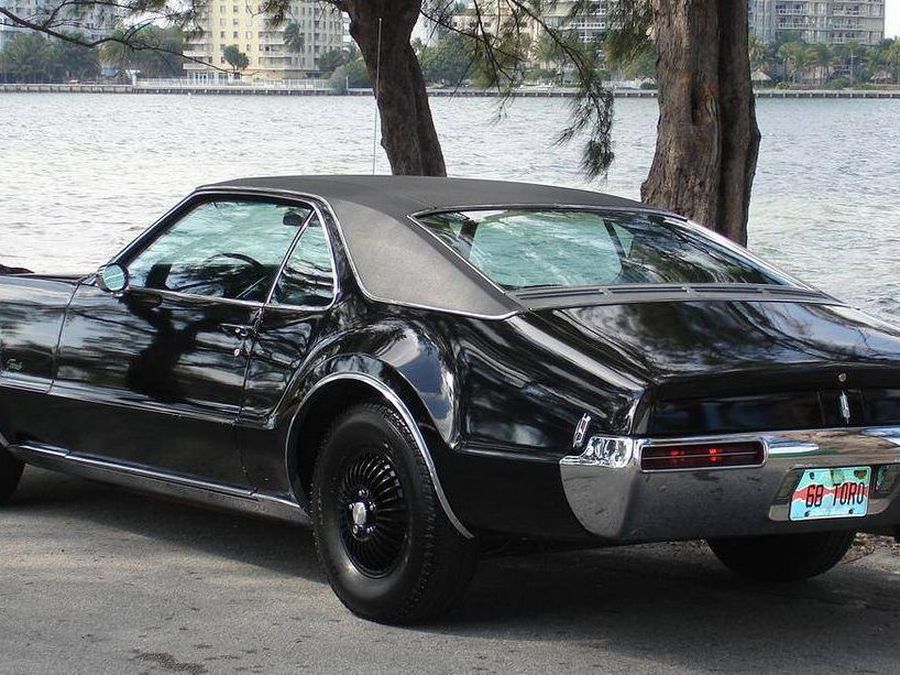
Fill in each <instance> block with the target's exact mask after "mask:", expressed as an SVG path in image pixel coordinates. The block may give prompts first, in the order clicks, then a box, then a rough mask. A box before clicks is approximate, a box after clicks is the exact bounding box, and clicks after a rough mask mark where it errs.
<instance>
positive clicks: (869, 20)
mask: <svg viewBox="0 0 900 675" xmlns="http://www.w3.org/2000/svg"><path fill="white" fill-rule="evenodd" d="M884 2H885V0H858V1H856V2H845V1H843V0H838V1H835V0H791V2H782V1H780V0H749V2H748V3H747V4H748V8H747V9H748V12H749V19H750V33H751V34H752V35H756V36H757V37H758V38H759V39H760V40H761V41H762V42H763V43H764V44H771V43H772V42H775V41H776V40H778V39H779V38H782V37H795V38H798V39H801V40H804V41H806V42H810V43H814V42H821V43H824V44H828V45H840V44H847V43H848V42H856V43H858V44H861V45H874V44H878V43H879V42H880V41H881V40H883V39H884Z"/></svg>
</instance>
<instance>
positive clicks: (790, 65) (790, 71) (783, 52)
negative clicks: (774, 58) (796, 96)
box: [777, 42, 806, 83]
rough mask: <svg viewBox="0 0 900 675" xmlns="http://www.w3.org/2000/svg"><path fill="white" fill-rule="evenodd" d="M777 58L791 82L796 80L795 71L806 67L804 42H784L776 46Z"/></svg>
mask: <svg viewBox="0 0 900 675" xmlns="http://www.w3.org/2000/svg"><path fill="white" fill-rule="evenodd" d="M777 53H778V58H780V59H781V62H782V64H783V65H784V72H785V74H786V75H787V76H788V77H789V78H790V80H791V82H794V83H796V82H797V73H798V72H800V71H802V70H803V69H804V68H805V67H806V43H804V42H785V43H784V44H783V45H781V46H780V47H779V48H778V52H777Z"/></svg>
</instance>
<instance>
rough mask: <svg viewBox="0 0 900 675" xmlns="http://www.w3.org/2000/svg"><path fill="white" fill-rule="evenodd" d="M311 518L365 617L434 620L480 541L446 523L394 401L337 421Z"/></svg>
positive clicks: (332, 571)
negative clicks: (393, 404)
mask: <svg viewBox="0 0 900 675" xmlns="http://www.w3.org/2000/svg"><path fill="white" fill-rule="evenodd" d="M312 516H313V528H314V533H315V539H316V548H317V550H318V552H319V559H320V560H321V563H322V566H323V568H324V570H325V573H326V575H327V576H328V580H329V582H330V583H331V586H332V588H333V589H334V591H335V593H336V594H337V596H338V598H340V600H341V602H343V603H344V604H345V605H346V606H347V607H348V608H349V609H350V610H351V611H352V612H354V613H355V614H357V615H359V616H361V617H363V618H365V619H370V620H373V621H378V622H382V623H391V624H409V623H414V622H417V621H423V620H426V619H429V618H432V617H435V616H437V615H438V614H441V613H442V612H444V611H445V610H446V609H448V608H449V607H450V605H451V604H452V603H453V602H454V601H455V600H456V599H457V598H458V597H459V596H460V595H461V594H462V593H463V591H464V590H465V588H466V586H467V585H468V583H469V581H470V580H471V577H472V574H473V572H474V569H475V564H476V550H475V546H474V543H473V542H472V541H470V540H467V539H465V538H463V537H462V536H461V535H460V534H459V533H458V532H457V531H456V530H455V529H454V528H453V526H452V525H451V524H450V523H449V521H448V520H447V517H446V515H445V514H444V512H443V510H442V508H441V505H440V503H439V501H438V498H437V495H436V494H435V491H434V487H433V485H432V482H431V478H430V475H429V473H428V468H427V466H426V465H425V462H424V460H423V458H422V456H421V455H420V454H419V452H418V449H417V446H416V442H415V439H414V438H413V436H412V434H411V433H410V430H409V429H408V428H407V427H406V424H405V423H404V422H403V419H402V418H401V417H400V416H399V415H398V414H397V413H396V411H395V410H394V409H393V408H391V407H389V406H386V405H381V404H371V403H370V404H362V405H359V406H356V407H353V408H351V409H350V410H348V411H347V412H346V413H344V414H343V415H341V417H340V418H339V419H338V420H337V421H336V422H335V423H334V425H333V426H332V428H331V431H330V433H329V434H328V435H327V437H326V438H325V441H324V443H323V445H322V448H321V451H320V453H319V456H318V459H317V461H316V466H315V470H314V473H313V485H312Z"/></svg>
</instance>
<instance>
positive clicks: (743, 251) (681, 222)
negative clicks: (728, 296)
mask: <svg viewBox="0 0 900 675" xmlns="http://www.w3.org/2000/svg"><path fill="white" fill-rule="evenodd" d="M500 209H509V210H512V209H521V210H529V211H540V210H547V211H589V212H592V213H600V214H602V213H631V214H643V215H651V216H659V217H661V218H663V219H664V220H665V221H666V222H667V223H669V224H670V225H673V226H675V227H680V228H682V229H685V230H687V231H689V232H691V233H692V234H696V235H697V236H699V237H701V238H706V239H709V240H710V241H712V242H713V243H715V244H717V245H719V246H721V247H722V248H724V249H726V250H727V251H729V252H731V253H733V254H735V255H737V256H739V257H745V258H747V259H748V260H750V261H751V262H753V263H754V264H756V265H758V266H759V267H761V268H762V269H763V270H765V271H766V272H768V273H769V274H771V275H772V276H774V277H776V278H783V279H786V280H787V281H789V282H790V283H791V284H796V286H797V288H799V289H802V290H806V291H810V292H814V293H818V294H821V295H826V296H827V294H826V293H824V292H823V291H820V290H819V289H818V288H815V287H814V286H810V285H809V284H806V283H804V282H803V281H801V280H799V279H797V278H796V277H794V276H793V275H791V274H788V273H787V272H784V271H782V270H780V269H778V268H777V267H775V266H774V265H772V264H771V263H768V262H766V261H765V260H762V259H761V258H758V257H757V256H756V255H754V254H752V253H751V252H750V251H749V249H747V248H746V247H744V246H739V245H738V244H735V243H734V242H733V241H731V240H730V239H728V238H727V237H723V236H722V235H720V234H718V233H717V232H715V231H713V230H710V229H709V228H706V227H703V226H702V225H700V224H698V223H695V222H694V221H692V220H688V219H687V218H682V217H680V216H677V215H675V214H673V213H671V212H669V211H664V210H662V209H656V208H653V207H641V206H610V207H607V206H587V205H579V204H488V205H485V204H482V205H478V206H455V207H444V206H442V207H440V208H438V209H424V210H422V211H416V212H415V213H413V214H410V215H408V216H407V218H409V219H410V220H411V221H412V222H413V223H415V224H416V225H417V226H418V227H419V228H421V229H422V230H423V231H425V232H427V233H428V234H429V235H431V236H432V237H434V238H435V239H436V240H437V241H439V242H440V243H441V245H442V246H444V247H445V248H446V249H447V250H448V251H450V252H451V253H452V254H453V255H454V256H456V257H457V258H458V259H459V260H461V261H463V262H464V263H465V264H466V265H467V266H468V267H469V268H471V269H472V270H474V271H475V273H476V274H478V275H479V276H480V277H481V278H482V279H483V280H484V281H485V282H487V283H489V284H490V285H491V286H493V287H494V288H495V289H496V290H498V291H500V292H501V293H503V294H504V295H506V296H507V297H509V296H510V291H508V290H505V289H503V288H502V287H500V286H498V285H497V284H496V283H495V282H494V281H493V280H492V279H490V278H489V277H488V276H487V275H486V274H485V273H484V272H482V271H481V270H480V269H478V268H477V267H475V265H473V264H472V263H471V262H470V261H469V260H468V259H466V258H463V257H462V256H461V255H459V253H457V252H456V251H454V250H453V249H452V248H451V247H450V246H449V245H448V244H447V243H446V242H445V241H443V240H442V239H441V238H440V237H438V236H437V235H436V234H435V233H434V232H432V231H431V229H430V228H429V227H428V226H427V225H425V224H423V223H422V222H421V221H420V220H419V219H420V218H423V217H425V216H436V215H441V214H444V213H457V212H459V211H492V210H493V211H496V210H500ZM628 285H631V284H628ZM639 285H640V284H634V286H639ZM659 285H660V286H674V287H688V286H690V287H691V288H694V287H698V286H701V285H702V284H686V283H671V284H659ZM709 285H717V286H721V285H723V284H719V283H716V282H711V283H710V284H709ZM733 285H734V286H735V287H736V288H741V287H744V286H755V287H759V286H767V287H769V288H791V286H790V285H788V284H740V283H735V284H733ZM609 287H610V286H609V285H607V286H602V285H597V286H596V288H597V289H603V288H609ZM572 288H575V287H572ZM795 290H796V289H795ZM827 297H828V298H830V297H831V296H827ZM513 299H516V298H513ZM516 300H517V301H519V300H518V299H516ZM519 302H520V301H519ZM841 304H843V303H841Z"/></svg>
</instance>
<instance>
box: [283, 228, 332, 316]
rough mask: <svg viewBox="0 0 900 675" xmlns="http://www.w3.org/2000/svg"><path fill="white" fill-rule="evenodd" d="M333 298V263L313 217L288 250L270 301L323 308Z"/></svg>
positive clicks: (326, 241)
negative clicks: (282, 269)
mask: <svg viewBox="0 0 900 675" xmlns="http://www.w3.org/2000/svg"><path fill="white" fill-rule="evenodd" d="M333 298H334V266H333V263H332V260H331V249H330V247H329V245H328V238H327V237H326V236H325V231H324V230H323V229H322V224H321V223H320V222H319V221H318V220H317V219H316V220H313V221H312V222H311V223H310V224H309V227H308V228H307V229H306V231H305V232H304V233H303V234H302V235H301V237H300V239H299V241H298V242H297V245H296V246H295V247H294V250H293V251H292V252H291V255H290V257H289V258H288V261H287V264H286V265H285V266H284V272H283V273H282V275H281V277H280V278H279V279H278V283H277V284H276V285H275V292H274V293H272V304H274V305H294V306H297V307H325V306H327V305H329V304H331V301H332V299H333Z"/></svg>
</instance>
